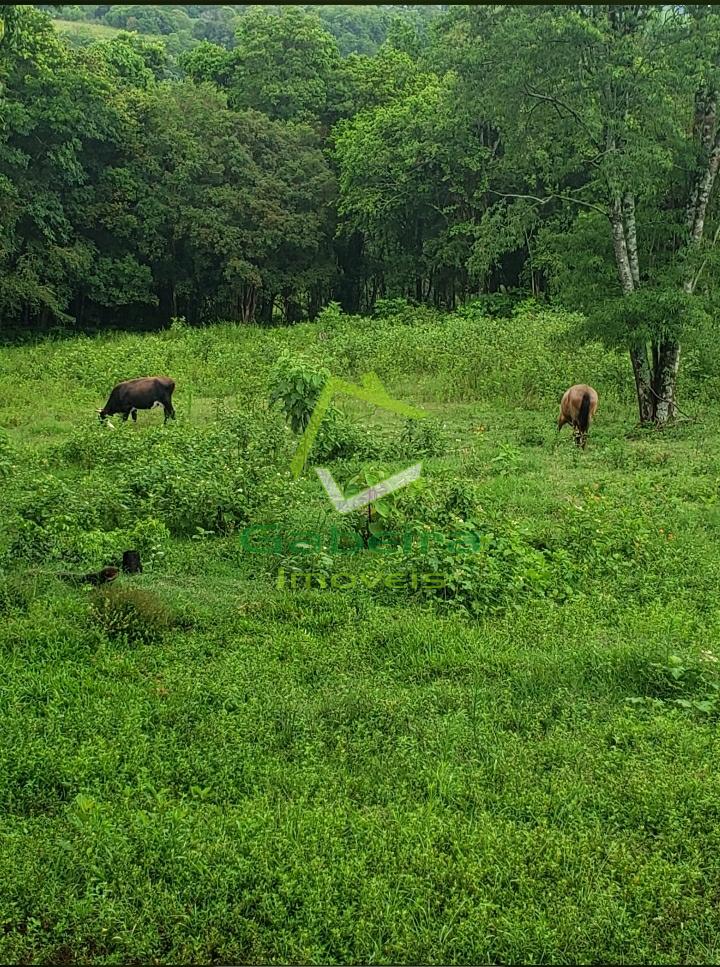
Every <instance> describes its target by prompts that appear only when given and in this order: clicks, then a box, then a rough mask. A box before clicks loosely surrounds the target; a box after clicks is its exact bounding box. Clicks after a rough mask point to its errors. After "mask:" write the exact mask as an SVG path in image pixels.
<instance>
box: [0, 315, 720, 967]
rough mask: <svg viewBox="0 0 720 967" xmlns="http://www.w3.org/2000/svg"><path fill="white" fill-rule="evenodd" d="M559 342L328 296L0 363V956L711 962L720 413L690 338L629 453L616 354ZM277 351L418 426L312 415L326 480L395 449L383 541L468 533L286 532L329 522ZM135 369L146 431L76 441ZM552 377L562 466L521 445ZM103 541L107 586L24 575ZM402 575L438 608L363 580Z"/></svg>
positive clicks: (627, 415) (374, 463)
mask: <svg viewBox="0 0 720 967" xmlns="http://www.w3.org/2000/svg"><path fill="white" fill-rule="evenodd" d="M576 325H577V320H576V319H575V317H573V316H570V315H568V314H566V313H551V312H547V311H540V310H538V309H536V308H534V307H532V306H529V307H526V308H525V309H523V310H521V311H520V312H519V313H518V314H517V315H516V316H515V318H514V319H510V320H505V319H499V320H493V319H487V318H484V317H483V316H482V315H480V314H479V313H473V312H472V311H466V312H464V313H460V314H458V315H457V316H453V317H445V318H438V319H435V318H423V317H421V318H415V317H414V316H412V314H407V313H406V314H405V315H401V316H398V317H395V318H391V319H386V320H382V321H377V320H375V321H372V322H371V321H370V320H358V319H345V318H343V317H340V316H339V315H338V314H337V313H333V312H332V311H329V312H327V313H326V314H325V316H324V317H323V318H322V319H321V321H320V322H319V323H317V324H314V325H302V326H297V327H294V328H292V329H289V330H280V329H273V330H270V331H261V330H258V329H247V328H241V327H231V326H218V327H214V328H208V329H202V330H187V329H185V328H184V327H181V328H174V329H172V330H169V331H167V332H163V333H160V334H157V335H141V336H132V335H118V336H105V337H101V338H97V339H89V338H84V337H77V338H67V339H56V340H52V341H50V340H49V341H46V342H43V343H38V344H33V345H27V346H15V347H6V348H2V349H0V426H2V427H4V429H5V431H6V432H5V435H3V436H2V437H1V438H0V479H1V480H2V496H1V497H0V509H1V510H2V520H3V526H2V528H1V529H0V564H1V569H0V615H1V616H2V620H1V621H0V662H2V668H1V671H2V674H1V676H0V689H1V690H2V706H3V726H4V727H3V729H2V731H1V732H0V809H1V814H0V883H1V884H2V886H1V887H0V923H1V924H2V928H3V929H2V930H0V956H2V959H3V960H4V961H5V962H21V963H59V962H63V963H74V962H78V963H80V962H82V963H88V962H92V963H98V964H100V963H108V964H110V963H118V964H119V963H127V962H142V963H151V962H157V963H181V962H196V963H210V962H213V963H214V962H217V963H286V962H289V963H386V964H411V963H418V962H421V963H458V964H464V963H504V964H516V963H552V964H572V963H589V964H596V963H618V964H620V963H648V964H651V963H652V964H657V963H666V964H672V963H688V964H690V963H695V964H711V963H715V962H717V959H718V957H719V956H720V945H719V942H718V936H720V904H719V903H718V900H719V899H720V860H719V859H718V856H719V855H720V854H719V852H718V845H719V844H720V823H718V818H719V817H720V795H719V794H718V781H719V780H720V737H719V736H718V725H717V723H718V714H719V713H720V699H718V691H717V688H718V677H717V672H716V669H717V668H718V664H717V662H718V657H717V656H718V655H720V649H718V645H717V634H718V628H719V625H720V594H719V592H718V576H719V575H720V549H719V544H718V536H719V531H720V515H718V511H717V491H718V481H719V480H720V455H719V450H718V443H719V442H720V411H719V410H718V408H717V406H715V405H713V404H712V403H711V402H708V400H709V399H711V398H712V385H711V384H712V380H705V381H702V380H699V379H696V378H695V376H694V375H693V373H694V372H695V371H694V369H693V366H694V363H693V357H692V350H689V355H688V374H689V375H688V376H687V377H686V381H685V384H684V387H683V388H684V397H683V401H684V407H685V408H686V410H687V411H688V412H689V413H691V414H693V415H698V417H699V419H698V421H696V422H684V423H681V424H679V425H678V426H676V427H674V428H672V429H670V430H667V431H666V432H664V433H662V434H660V433H655V432H640V431H638V430H637V429H636V428H635V426H634V420H635V413H634V409H633V402H632V390H631V385H630V378H629V371H628V366H627V364H626V361H625V359H624V357H623V356H622V355H616V354H614V353H611V352H609V351H607V350H605V349H602V348H601V347H600V346H599V345H596V344H579V343H578V341H577V337H576V336H574V335H573V334H574V332H575V328H576ZM285 350H287V351H288V352H290V353H291V354H292V355H293V357H294V358H295V359H303V360H304V361H305V365H307V366H308V367H317V366H320V365H324V366H327V367H328V369H329V370H331V371H332V372H333V373H334V374H336V375H339V376H342V377H344V378H346V379H351V380H358V379H359V377H360V376H361V375H362V373H364V372H366V371H368V370H374V371H375V372H377V374H378V375H379V376H380V377H381V379H383V381H384V383H385V385H386V386H387V388H388V390H389V391H390V392H391V393H392V394H393V395H395V396H396V397H397V398H400V399H403V400H405V401H407V402H413V403H416V404H418V405H421V406H423V407H425V408H426V409H427V410H428V411H429V412H430V414H431V415H430V417H429V418H428V420H427V421H426V422H425V424H424V427H425V429H424V430H423V431H422V432H420V430H411V429H409V428H408V427H406V426H404V425H403V424H402V421H400V422H399V423H398V421H397V420H395V418H386V417H385V415H383V413H381V412H379V411H373V410H371V409H369V408H363V405H362V404H357V405H356V404H353V405H349V406H346V407H345V408H344V412H345V421H344V422H343V421H342V420H339V422H338V427H339V429H338V430H337V433H338V440H339V442H338V441H336V443H337V449H338V452H339V454H340V455H339V456H336V457H335V458H334V459H332V460H330V459H329V458H328V459H329V462H328V464H327V465H328V466H330V467H331V468H332V470H333V472H334V474H335V475H336V477H337V479H338V480H340V481H342V482H345V481H347V480H348V479H350V477H351V476H352V475H353V474H354V473H356V472H357V471H358V470H359V469H361V468H363V467H366V466H371V467H374V468H378V469H380V470H383V471H394V470H396V469H398V468H400V467H402V466H405V465H407V464H408V463H409V462H411V461H412V460H414V459H415V458H417V457H419V456H421V457H422V459H423V481H424V486H423V487H422V488H413V489H410V488H409V489H408V490H407V491H405V492H403V493H402V494H400V495H399V496H398V497H397V500H395V501H392V502H391V509H390V513H389V516H388V518H387V526H392V527H398V528H407V527H411V528H415V529H416V530H417V531H418V532H419V531H421V530H422V528H423V527H425V528H430V529H432V530H433V532H436V531H448V529H452V528H456V529H460V530H463V529H466V530H471V531H472V533H473V534H475V535H476V536H478V538H479V540H480V548H479V549H476V548H474V547H473V548H472V549H470V550H465V551H461V552H459V553H457V552H455V553H451V552H450V551H448V550H447V549H444V548H443V547H437V548H436V547H435V546H434V545H432V544H431V545H430V546H429V547H428V548H422V547H413V548H412V549H411V550H409V551H408V552H407V553H406V552H403V551H393V550H389V551H387V552H383V551H380V550H375V551H373V550H372V549H367V550H357V551H350V550H342V549H341V550H333V549H332V548H324V549H323V548H322V547H320V546H318V547H315V548H307V547H297V546H292V545H293V541H297V540H300V538H301V537H302V538H303V540H302V543H303V544H308V543H312V541H313V539H314V536H315V535H316V534H320V538H319V541H320V542H322V541H323V540H324V539H325V536H326V535H327V533H328V532H329V531H330V530H331V529H332V528H333V527H339V528H340V529H341V531H342V533H343V534H345V536H347V537H352V535H353V534H355V533H356V532H357V528H358V527H361V526H362V522H361V520H360V516H359V515H358V518H357V519H353V520H351V521H345V520H343V521H339V520H338V518H339V515H337V514H335V512H334V511H333V510H332V507H331V506H330V503H329V501H328V500H327V498H326V497H325V496H324V493H323V491H322V489H321V487H320V484H319V482H318V481H317V479H316V477H315V475H314V474H313V473H312V471H311V470H308V471H307V472H306V473H305V474H304V475H303V476H302V477H301V478H300V479H299V480H294V479H293V478H292V476H291V474H290V472H289V463H290V458H291V455H292V452H293V448H294V446H295V443H296V438H295V437H293V435H292V433H291V431H290V430H289V429H288V428H287V427H286V425H285V423H284V420H283V418H282V416H281V414H279V413H278V412H277V411H276V410H274V409H269V408H268V406H267V399H268V392H269V386H270V381H271V374H272V370H273V366H274V365H275V364H276V361H277V359H278V357H279V356H280V354H281V353H282V352H283V351H285ZM160 372H163V373H168V374H170V375H172V376H173V377H174V378H175V379H176V381H177V392H176V395H175V406H176V410H177V420H176V421H175V422H174V423H172V422H171V423H169V424H168V425H167V426H165V427H164V426H163V425H162V417H161V414H160V412H159V411H151V412H149V413H148V412H146V413H141V414H140V415H139V418H138V422H137V425H133V424H132V423H131V422H128V423H127V424H123V423H121V422H120V420H119V419H117V418H116V419H115V420H114V422H115V424H116V427H117V428H116V430H115V431H114V432H113V431H111V430H109V429H107V428H103V427H101V426H99V424H98V420H97V417H96V415H95V413H94V410H95V408H96V407H100V406H102V405H103V403H104V402H105V399H106V397H107V393H108V392H109V390H110V388H111V387H112V385H113V384H114V382H116V381H117V380H119V379H122V378H129V377H131V376H137V375H144V374H147V373H160ZM580 380H583V381H587V382H590V383H591V384H593V385H594V386H595V387H596V388H597V390H598V392H599V394H600V409H599V412H598V416H597V420H596V422H595V424H594V425H593V427H592V430H591V434H590V442H589V444H588V449H587V450H586V451H585V452H584V453H582V452H578V451H577V449H576V448H575V447H574V446H573V444H572V439H571V436H570V433H569V431H567V430H564V431H563V434H562V435H561V437H560V440H559V441H557V440H556V439H555V431H554V420H555V418H556V414H557V404H558V401H559V398H560V395H561V394H562V391H563V390H564V389H565V388H566V386H568V385H570V384H571V383H573V382H576V381H580ZM417 426H418V427H419V426H420V423H418V424H417ZM353 433H354V434H355V435H354V436H353ZM343 434H345V436H343ZM566 434H567V435H566ZM343 447H344V448H345V449H344V450H343ZM257 524H272V525H273V526H274V527H275V531H273V533H274V534H279V535H280V537H281V541H282V546H274V545H272V544H270V545H268V547H267V549H266V550H262V549H261V550H260V551H258V550H257V549H256V548H253V547H251V546H249V545H248V544H247V543H244V541H243V528H247V527H248V526H252V525H257ZM131 546H135V547H138V548H140V549H141V551H142V553H143V557H144V561H145V564H146V567H145V571H144V573H143V574H142V575H141V576H138V577H129V576H126V577H123V578H121V579H119V581H118V582H117V583H116V584H115V585H113V587H112V589H111V590H109V591H107V592H100V591H92V590H91V589H89V588H87V587H73V586H70V585H68V584H67V583H66V582H63V581H62V580H61V579H59V578H58V577H57V576H56V573H57V572H58V571H63V570H67V571H72V570H89V569H91V568H96V567H100V566H102V565H103V564H106V563H109V562H110V561H111V560H112V559H113V558H115V557H116V556H117V555H118V554H119V553H121V552H122V550H123V549H124V548H127V547H131ZM280 569H282V570H283V572H284V573H286V574H287V575H291V574H292V573H297V572H298V571H300V572H303V573H308V572H311V573H312V574H314V575H320V576H321V577H322V578H323V580H324V582H325V584H326V586H325V587H324V588H323V587H320V586H319V584H320V581H319V580H316V581H315V584H314V586H313V587H311V588H310V589H306V588H304V586H303V582H302V580H300V581H299V582H298V586H297V587H296V588H295V589H293V588H291V587H289V586H288V585H286V586H285V587H284V588H278V587H277V584H278V581H277V575H278V571H279V570H280ZM412 570H417V571H421V572H425V571H428V572H433V573H436V572H442V573H444V574H446V577H447V585H446V587H444V588H442V589H439V590H427V589H425V590H423V589H418V588H413V587H411V586H410V585H406V586H403V587H400V588H390V587H387V586H386V584H385V583H384V575H386V574H387V573H402V574H407V573H409V572H411V571H412ZM338 574H342V575H345V576H347V575H348V574H349V575H351V576H352V577H353V578H354V582H353V586H352V587H347V588H343V589H340V588H339V587H338V588H335V589H333V588H332V587H331V586H330V584H331V579H332V576H333V575H338ZM363 576H364V577H366V578H367V580H366V581H365V583H363V581H362V580H361V578H362V577H363ZM373 582H375V583H374V584H373ZM336 583H339V584H341V585H346V584H349V583H351V582H349V581H348V580H347V579H346V578H345V579H343V581H340V582H336Z"/></svg>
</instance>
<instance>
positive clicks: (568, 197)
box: [488, 188, 610, 218]
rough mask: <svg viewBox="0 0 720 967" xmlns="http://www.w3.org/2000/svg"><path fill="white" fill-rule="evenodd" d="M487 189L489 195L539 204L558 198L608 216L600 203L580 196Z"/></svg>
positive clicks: (545, 203)
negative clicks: (597, 203)
mask: <svg viewBox="0 0 720 967" xmlns="http://www.w3.org/2000/svg"><path fill="white" fill-rule="evenodd" d="M488 191H489V192H490V194H491V195H498V196H499V197H500V198H525V199H526V200H528V201H536V202H538V203H539V204H540V205H547V203H548V202H550V201H553V199H558V200H559V201H569V202H572V203H573V204H575V205H582V207H583V208H591V209H592V210H593V211H596V212H600V214H601V215H604V216H605V217H606V218H609V217H610V216H609V214H608V211H607V209H606V208H603V207H602V205H594V204H593V203H592V202H589V201H583V200H582V199H581V198H573V196H572V195H558V194H556V193H555V192H553V193H552V194H550V195H547V196H546V197H545V198H538V196H537V195H521V194H515V193H514V192H510V191H495V190H494V189H492V188H488Z"/></svg>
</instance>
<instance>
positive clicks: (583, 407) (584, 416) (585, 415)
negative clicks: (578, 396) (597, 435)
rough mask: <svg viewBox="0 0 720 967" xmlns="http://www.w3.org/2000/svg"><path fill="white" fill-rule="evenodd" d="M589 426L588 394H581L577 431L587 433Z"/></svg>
mask: <svg viewBox="0 0 720 967" xmlns="http://www.w3.org/2000/svg"><path fill="white" fill-rule="evenodd" d="M589 426H590V394H589V393H587V392H586V393H583V398H582V403H581V404H580V412H579V413H578V429H579V430H580V432H581V433H587V431H588V427H589Z"/></svg>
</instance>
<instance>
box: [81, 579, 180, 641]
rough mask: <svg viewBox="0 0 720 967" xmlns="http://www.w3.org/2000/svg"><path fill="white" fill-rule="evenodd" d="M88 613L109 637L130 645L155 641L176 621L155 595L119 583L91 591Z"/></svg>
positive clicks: (174, 615)
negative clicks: (89, 611)
mask: <svg viewBox="0 0 720 967" xmlns="http://www.w3.org/2000/svg"><path fill="white" fill-rule="evenodd" d="M91 612H92V617H93V619H94V620H95V621H96V622H97V623H98V624H99V625H100V626H101V628H102V629H103V630H104V631H105V633H106V634H107V635H108V637H109V638H111V639H112V640H114V641H120V642H123V643H126V644H131V645H136V644H139V645H154V644H157V643H158V642H160V641H161V640H162V638H163V636H164V635H165V634H166V633H167V632H168V631H170V630H172V629H173V628H174V627H175V626H176V625H177V624H178V616H177V615H176V614H175V612H174V610H173V609H172V608H171V607H170V606H169V605H168V603H167V602H166V601H164V600H163V599H162V598H161V597H159V595H157V594H154V593H153V592H152V591H148V590H146V589H145V588H136V587H128V586H127V585H122V584H120V585H113V586H111V587H105V588H97V589H96V590H94V591H93V593H92V597H91Z"/></svg>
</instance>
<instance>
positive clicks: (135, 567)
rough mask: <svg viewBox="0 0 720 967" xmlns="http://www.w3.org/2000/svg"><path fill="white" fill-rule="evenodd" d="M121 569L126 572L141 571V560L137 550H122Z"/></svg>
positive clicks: (136, 572)
mask: <svg viewBox="0 0 720 967" xmlns="http://www.w3.org/2000/svg"><path fill="white" fill-rule="evenodd" d="M122 569H123V571H125V573H126V574H141V573H142V562H141V561H140V554H139V552H138V551H123V556H122Z"/></svg>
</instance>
